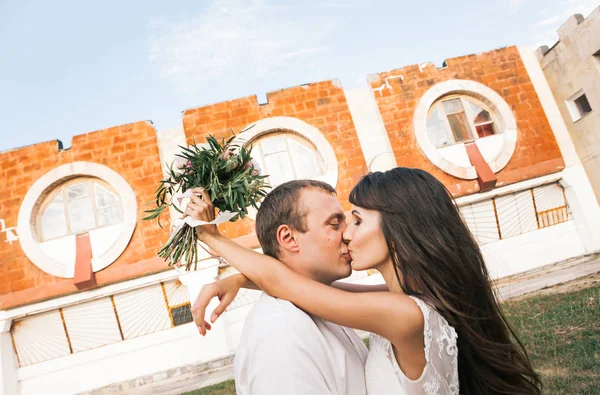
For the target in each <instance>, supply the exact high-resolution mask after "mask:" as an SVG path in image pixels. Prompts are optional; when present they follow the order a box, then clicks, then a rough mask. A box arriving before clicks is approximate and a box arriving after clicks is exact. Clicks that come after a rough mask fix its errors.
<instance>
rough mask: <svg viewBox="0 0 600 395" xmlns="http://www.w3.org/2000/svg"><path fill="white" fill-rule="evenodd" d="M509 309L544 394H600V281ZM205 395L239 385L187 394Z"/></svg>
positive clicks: (511, 305) (506, 306)
mask: <svg viewBox="0 0 600 395" xmlns="http://www.w3.org/2000/svg"><path fill="white" fill-rule="evenodd" d="M503 308H504V312H505V313H506V316H507V318H508V320H509V321H510V322H511V324H512V325H513V327H514V329H515V330H516V332H517V334H518V335H519V338H520V339H521V341H522V342H523V344H524V345H525V347H526V349H527V351H528V352H529V356H530V358H531V360H532V363H533V365H534V368H535V369H536V371H537V372H538V373H539V374H540V375H541V376H542V380H543V382H544V391H543V393H544V394H569V395H573V394H590V395H591V394H600V285H598V284H596V285H595V286H593V287H591V288H587V289H583V290H579V291H575V292H570V293H566V294H554V295H545V296H533V297H529V298H525V299H522V300H518V301H512V302H510V301H509V302H507V303H504V304H503ZM365 344H367V346H368V339H367V340H366V341H365ZM200 394H202V395H208V394H211V395H230V394H235V384H234V382H233V380H231V381H226V382H224V383H221V384H218V385H214V386H212V387H207V388H202V389H199V390H196V391H192V392H188V393H187V394H186V395H200Z"/></svg>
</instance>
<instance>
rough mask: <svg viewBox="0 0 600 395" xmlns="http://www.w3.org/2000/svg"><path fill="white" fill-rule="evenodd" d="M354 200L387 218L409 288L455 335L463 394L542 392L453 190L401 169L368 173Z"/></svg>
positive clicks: (400, 274)
mask: <svg viewBox="0 0 600 395" xmlns="http://www.w3.org/2000/svg"><path fill="white" fill-rule="evenodd" d="M350 202H351V203H352V204H354V205H356V206H359V207H363V208H366V209H369V210H377V211H379V212H380V213H381V214H382V223H381V228H382V231H383V235H384V237H385V240H386V242H387V245H388V248H389V250H390V251H391V252H392V253H391V256H392V260H393V263H394V270H395V271H396V276H397V278H398V281H399V283H400V285H401V286H402V289H403V291H404V292H405V293H406V294H407V295H415V296H418V297H419V298H421V299H423V300H425V301H426V302H428V303H429V304H431V305H432V306H434V307H435V308H436V309H437V311H438V312H439V313H440V314H441V315H442V316H443V317H444V318H445V319H446V320H447V321H448V323H449V324H450V325H452V326H453V327H454V329H455V330H456V332H457V334H458V374H459V381H460V384H459V385H460V393H461V394H463V393H464V394H540V393H541V381H540V378H539V376H538V375H537V373H536V372H535V371H534V370H533V368H532V366H531V362H530V360H529V357H528V356H527V352H526V351H525V348H524V347H523V344H522V343H521V342H520V341H519V339H518V338H517V336H516V334H515V332H514V331H513V329H512V328H511V326H510V325H509V323H508V322H507V320H506V318H505V316H504V314H503V313H502V309H501V308H500V306H499V304H498V301H497V300H496V298H495V295H494V292H493V290H492V286H491V283H490V276H489V274H488V271H487V268H486V265H485V262H484V260H483V256H482V254H481V251H480V249H479V246H478V244H477V242H476V241H475V239H474V238H473V235H472V234H471V232H470V231H469V229H468V228H467V226H466V225H465V223H464V222H463V220H462V218H461V216H460V214H459V212H458V209H457V207H456V205H455V203H454V200H453V198H452V195H451V194H450V192H449V191H448V190H447V189H446V187H445V186H444V185H443V184H442V183H441V182H440V181H438V180H437V179H436V178H435V177H433V176H432V175H431V174H429V173H427V172H425V171H423V170H419V169H408V168H404V167H398V168H395V169H392V170H389V171H387V172H385V173H381V172H376V173H371V174H369V175H367V176H365V177H364V178H363V179H362V180H361V181H360V182H359V183H358V184H357V185H356V186H355V187H354V189H352V192H350Z"/></svg>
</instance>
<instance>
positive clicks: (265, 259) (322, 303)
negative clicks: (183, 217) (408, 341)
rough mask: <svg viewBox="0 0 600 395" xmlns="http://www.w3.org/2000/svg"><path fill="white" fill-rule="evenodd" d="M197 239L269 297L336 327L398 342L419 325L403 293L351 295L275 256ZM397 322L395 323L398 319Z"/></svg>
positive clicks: (222, 240) (217, 237) (218, 238)
mask: <svg viewBox="0 0 600 395" xmlns="http://www.w3.org/2000/svg"><path fill="white" fill-rule="evenodd" d="M198 233H199V237H200V239H201V241H202V242H204V243H206V244H207V245H208V246H209V247H210V248H211V249H212V250H213V251H215V252H216V253H217V254H219V255H220V256H221V257H223V258H224V259H225V260H226V261H227V262H228V263H229V264H230V265H232V266H233V267H235V268H236V269H237V270H239V271H240V272H241V273H243V274H244V275H245V276H246V277H248V278H249V279H250V280H252V281H253V282H254V283H255V284H256V285H257V286H258V287H259V288H261V289H262V290H263V291H265V292H267V293H268V294H269V295H271V296H274V297H277V298H281V299H285V300H289V301H290V302H292V303H294V304H295V305H296V306H298V307H299V308H301V309H303V310H305V311H308V312H309V313H311V314H314V315H316V316H319V317H321V318H324V319H326V320H328V321H331V322H334V323H336V324H339V325H343V326H347V327H351V328H356V329H362V330H365V331H369V332H374V333H377V334H379V335H381V336H383V337H385V338H387V339H388V340H390V341H392V342H395V341H399V342H400V341H402V340H404V339H405V338H406V337H407V336H411V335H413V334H414V333H415V331H417V330H419V329H420V328H422V325H423V316H422V315H421V312H420V310H419V307H418V306H417V305H416V304H415V303H414V302H413V301H412V300H411V299H410V298H409V297H408V296H406V295H402V294H397V293H392V292H365V293H353V292H346V291H342V290H339V289H335V288H333V287H330V286H328V285H324V284H321V283H319V282H317V281H314V280H311V279H308V278H306V277H304V276H301V275H299V274H297V273H295V272H294V271H292V270H291V269H289V268H288V267H287V266H285V265H284V264H283V263H281V262H279V261H278V260H277V259H274V258H271V257H269V256H267V255H263V254H260V253H258V252H255V251H252V250H250V249H247V248H245V247H242V246H240V245H239V244H237V243H235V242H233V241H232V240H229V239H228V238H226V237H225V236H223V235H221V234H219V233H213V232H203V231H201V230H200V229H198ZM400 322H401V323H402V325H398V323H400Z"/></svg>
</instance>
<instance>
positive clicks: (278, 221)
mask: <svg viewBox="0 0 600 395" xmlns="http://www.w3.org/2000/svg"><path fill="white" fill-rule="evenodd" d="M307 188H317V189H321V190H323V191H324V192H326V193H330V194H332V195H335V194H336V193H335V189H334V188H333V187H332V186H331V185H329V184H327V183H326V182H322V181H317V180H294V181H288V182H285V183H283V184H281V185H279V186H277V187H276V188H274V189H273V190H272V191H271V192H270V193H269V194H268V195H267V196H266V197H265V199H264V200H263V202H262V203H261V205H260V208H259V209H258V213H257V214H256V236H257V237H258V242H259V243H260V246H261V247H262V250H263V253H264V254H265V255H269V256H271V257H273V258H279V243H278V242H277V229H278V228H279V226H280V225H284V224H285V225H288V226H290V227H291V228H293V229H295V230H297V231H299V232H302V233H305V232H306V231H307V230H308V228H307V227H306V221H305V219H306V214H307V213H306V211H303V210H302V207H299V200H300V192H301V191H302V190H303V189H307Z"/></svg>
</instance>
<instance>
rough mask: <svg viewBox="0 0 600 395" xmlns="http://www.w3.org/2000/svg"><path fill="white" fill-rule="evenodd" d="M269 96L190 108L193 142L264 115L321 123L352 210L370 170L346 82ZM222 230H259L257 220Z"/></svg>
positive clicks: (340, 189) (344, 200)
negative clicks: (352, 198) (356, 189)
mask: <svg viewBox="0 0 600 395" xmlns="http://www.w3.org/2000/svg"><path fill="white" fill-rule="evenodd" d="M267 99H268V103H267V104H263V105H259V104H258V101H257V99H256V96H250V97H244V98H241V99H236V100H231V101H227V102H222V103H217V104H213V105H209V106H204V107H198V108H193V109H189V110H187V111H185V112H184V114H183V127H184V130H185V134H186V137H187V141H188V143H192V141H193V140H194V141H196V142H197V143H202V142H204V141H205V138H206V136H207V135H208V134H213V135H215V136H217V137H219V138H220V137H225V136H227V135H228V133H229V129H233V130H234V131H235V132H239V131H241V130H243V129H244V128H246V127H247V126H248V125H250V124H251V123H253V122H257V121H259V120H261V119H264V118H269V117H276V116H290V117H295V118H298V119H300V120H302V121H304V122H306V123H308V124H310V125H311V126H313V127H315V128H317V129H318V130H319V131H320V132H321V133H322V134H323V135H324V136H325V138H326V139H327V141H328V142H329V143H330V144H331V146H332V147H333V150H334V151H335V155H336V157H337V160H338V166H339V176H338V183H337V187H336V189H337V193H338V198H339V201H340V204H341V205H342V208H344V209H345V210H348V209H349V208H350V204H349V203H348V195H349V193H350V190H351V189H352V187H353V186H354V185H355V184H356V182H357V181H358V180H359V179H360V178H361V177H362V176H363V175H364V174H366V172H367V165H366V163H365V159H364V155H363V153H362V150H361V148H360V143H359V140H358V136H357V134H356V130H355V127H354V124H353V122H352V117H351V115H350V109H349V108H348V104H347V103H346V96H345V95H344V90H343V89H342V87H340V86H339V83H337V81H324V82H318V83H313V84H307V85H302V86H297V87H292V88H288V89H282V90H279V91H275V92H271V93H268V94H267ZM221 230H222V232H223V233H224V234H226V235H227V236H229V237H232V238H236V237H240V236H244V235H248V234H250V233H252V232H253V231H254V221H252V220H250V219H247V220H244V221H242V222H239V223H228V224H224V225H222V227H221ZM250 244H252V243H250Z"/></svg>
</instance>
